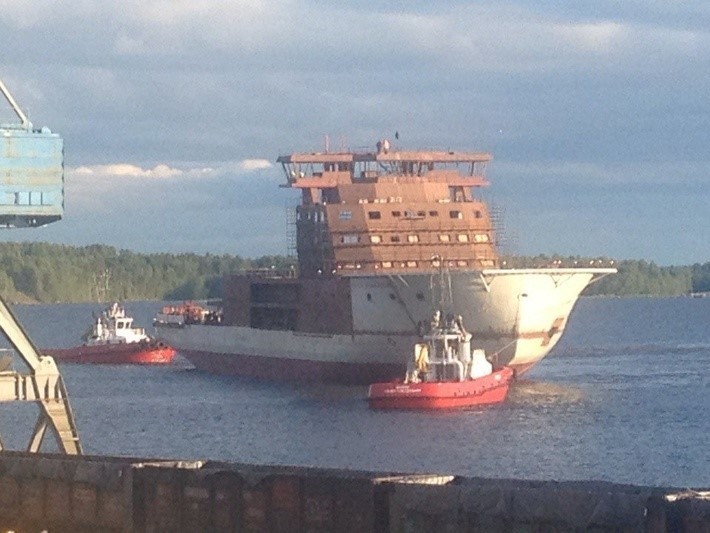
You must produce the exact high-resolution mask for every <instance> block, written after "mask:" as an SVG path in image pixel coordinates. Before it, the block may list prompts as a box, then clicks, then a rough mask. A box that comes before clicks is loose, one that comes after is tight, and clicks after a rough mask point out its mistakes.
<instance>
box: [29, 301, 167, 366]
mask: <svg viewBox="0 0 710 533" xmlns="http://www.w3.org/2000/svg"><path fill="white" fill-rule="evenodd" d="M82 340H83V341H84V342H83V344H82V345H80V346H75V347H73V348H51V349H45V350H42V353H44V354H46V355H51V356H52V357H53V358H54V359H55V360H56V361H60V362H64V363H89V364H112V365H122V364H138V365H161V364H168V363H171V362H172V361H173V359H174V358H175V350H174V349H173V348H171V347H170V346H167V345H166V344H164V343H162V342H160V341H157V340H156V339H154V338H152V337H150V336H149V335H147V334H146V332H145V329H144V328H137V327H133V317H130V316H128V315H126V310H125V309H124V307H123V306H121V305H119V304H118V303H117V302H113V303H112V304H110V305H109V306H108V307H106V309H105V310H104V311H103V312H102V313H101V314H100V315H98V316H96V317H95V319H94V323H93V324H92V325H91V326H90V327H89V329H88V330H87V331H86V333H85V334H84V335H83V336H82Z"/></svg>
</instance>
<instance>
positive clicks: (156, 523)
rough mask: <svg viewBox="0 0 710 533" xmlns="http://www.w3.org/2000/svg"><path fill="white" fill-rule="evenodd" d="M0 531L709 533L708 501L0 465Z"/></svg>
mask: <svg viewBox="0 0 710 533" xmlns="http://www.w3.org/2000/svg"><path fill="white" fill-rule="evenodd" d="M0 530H1V531H51V532H55V531H73V532H81V531H106V532H128V531H138V532H149V531H150V532H168V531H170V532H181V531H184V532H194V531H265V532H281V531H333V532H359V533H360V532H369V531H371V532H383V533H384V532H413V533H416V532H428V531H486V532H495V531H535V532H537V531H572V530H585V531H586V530H593V531H598V532H605V531H609V532H611V531H648V532H666V531H668V532H671V531H673V532H676V531H689V532H695V531H704V532H706V531H710V491H707V490H697V489H696V490H689V489H684V490H679V489H677V488H660V487H643V486H634V485H620V484H614V483H605V482H593V481H567V482H558V481H526V480H502V479H483V478H471V477H460V476H455V475H440V474H431V475H426V474H406V473H405V474H403V473H389V474H388V473H381V472H380V473H378V472H361V471H350V470H334V469H323V468H306V467H289V466H268V465H250V464H239V463H222V462H213V461H192V460H188V461H180V460H165V459H148V458H142V459H141V458H127V457H100V456H80V455H74V456H72V455H60V454H36V453H25V452H11V451H5V452H1V453H0Z"/></svg>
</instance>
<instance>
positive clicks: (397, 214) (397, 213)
mask: <svg viewBox="0 0 710 533" xmlns="http://www.w3.org/2000/svg"><path fill="white" fill-rule="evenodd" d="M392 216H393V217H397V218H398V217H401V216H402V213H401V212H400V211H392Z"/></svg>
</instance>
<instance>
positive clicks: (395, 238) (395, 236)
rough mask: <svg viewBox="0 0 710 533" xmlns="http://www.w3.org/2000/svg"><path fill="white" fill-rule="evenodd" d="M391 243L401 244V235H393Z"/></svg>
mask: <svg viewBox="0 0 710 533" xmlns="http://www.w3.org/2000/svg"><path fill="white" fill-rule="evenodd" d="M390 242H399V235H392V236H391V237H390Z"/></svg>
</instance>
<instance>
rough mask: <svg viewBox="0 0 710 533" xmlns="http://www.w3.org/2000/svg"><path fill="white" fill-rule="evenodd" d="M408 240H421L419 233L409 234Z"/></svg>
mask: <svg viewBox="0 0 710 533" xmlns="http://www.w3.org/2000/svg"><path fill="white" fill-rule="evenodd" d="M407 242H419V235H407Z"/></svg>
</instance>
